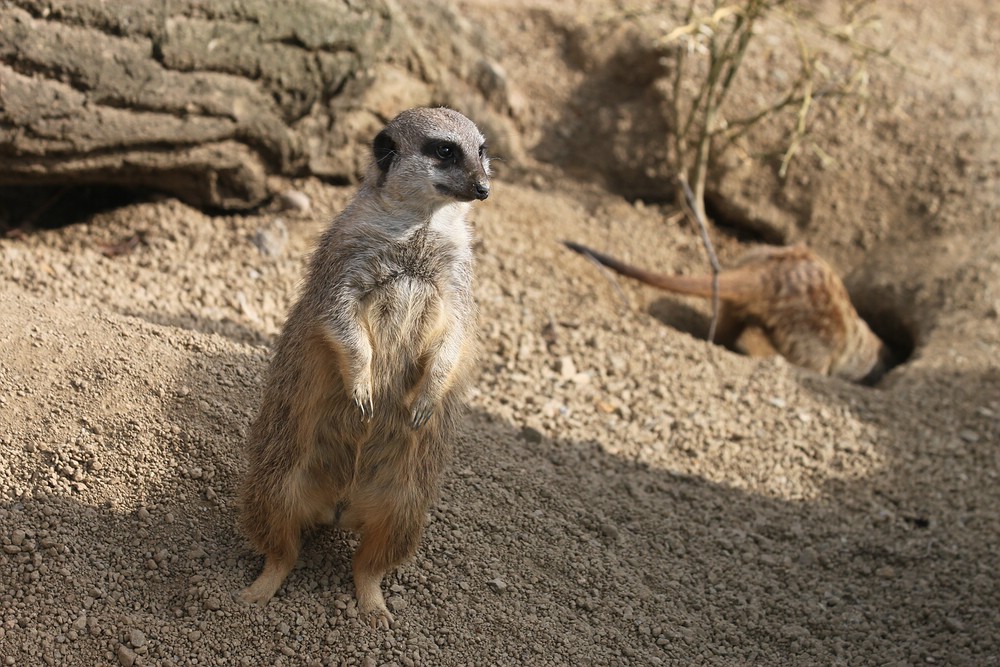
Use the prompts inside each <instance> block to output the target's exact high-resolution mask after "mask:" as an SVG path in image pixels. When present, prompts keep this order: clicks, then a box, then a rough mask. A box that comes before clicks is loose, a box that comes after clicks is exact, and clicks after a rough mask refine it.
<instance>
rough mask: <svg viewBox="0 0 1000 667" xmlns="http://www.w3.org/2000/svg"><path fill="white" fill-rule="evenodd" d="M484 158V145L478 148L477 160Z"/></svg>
mask: <svg viewBox="0 0 1000 667" xmlns="http://www.w3.org/2000/svg"><path fill="white" fill-rule="evenodd" d="M485 157H486V144H483V145H482V146H480V147H479V159H480V160H482V159H483V158H485Z"/></svg>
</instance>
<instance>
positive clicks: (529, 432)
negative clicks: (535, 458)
mask: <svg viewBox="0 0 1000 667" xmlns="http://www.w3.org/2000/svg"><path fill="white" fill-rule="evenodd" d="M518 437H520V438H521V440H524V441H525V442H530V443H531V444H533V445H537V444H539V443H540V442H541V441H542V438H543V437H544V436H543V435H542V432H541V431H539V430H538V429H537V428H532V427H530V426H523V427H521V432H520V433H518Z"/></svg>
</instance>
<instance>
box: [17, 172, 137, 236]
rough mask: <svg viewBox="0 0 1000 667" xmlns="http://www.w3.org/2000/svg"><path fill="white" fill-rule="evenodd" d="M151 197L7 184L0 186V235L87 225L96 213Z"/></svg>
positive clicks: (101, 188)
mask: <svg viewBox="0 0 1000 667" xmlns="http://www.w3.org/2000/svg"><path fill="white" fill-rule="evenodd" d="M154 196H155V193H154V192H153V191H151V190H145V189H137V188H124V187H120V186H111V185H30V186H11V185H7V186H3V187H0V234H3V235H5V236H9V235H11V234H16V233H28V232H31V231H32V230H36V229H56V228H58V227H65V226H66V225H73V224H77V223H80V222H86V221H87V220H89V219H90V218H91V217H93V216H94V215H96V214H97V213H101V212H103V211H108V210H111V209H115V208H120V207H122V206H127V205H129V204H134V203H137V202H141V201H148V200H150V199H152V198H153V197H154Z"/></svg>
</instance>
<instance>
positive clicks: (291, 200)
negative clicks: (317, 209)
mask: <svg viewBox="0 0 1000 667" xmlns="http://www.w3.org/2000/svg"><path fill="white" fill-rule="evenodd" d="M278 202H279V203H280V204H281V208H282V210H284V211H294V212H296V213H301V214H302V215H305V214H306V213H308V212H309V209H310V208H312V205H311V202H310V201H309V196H308V195H306V194H305V193H304V192H299V191H298V190H285V191H284V192H282V193H281V194H280V195H278Z"/></svg>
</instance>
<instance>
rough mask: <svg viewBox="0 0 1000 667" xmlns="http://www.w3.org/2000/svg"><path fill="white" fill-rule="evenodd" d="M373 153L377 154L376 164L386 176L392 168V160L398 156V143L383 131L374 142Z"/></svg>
mask: <svg viewBox="0 0 1000 667" xmlns="http://www.w3.org/2000/svg"><path fill="white" fill-rule="evenodd" d="M372 152H373V153H374V154H375V164H377V165H378V168H379V169H380V170H382V173H383V174H384V173H386V172H387V171H389V167H390V166H392V159H393V157H395V155H396V142H395V141H393V140H392V137H390V136H389V133H388V132H386V131H385V130H382V131H381V132H379V133H378V136H376V137H375V141H374V142H372Z"/></svg>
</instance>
